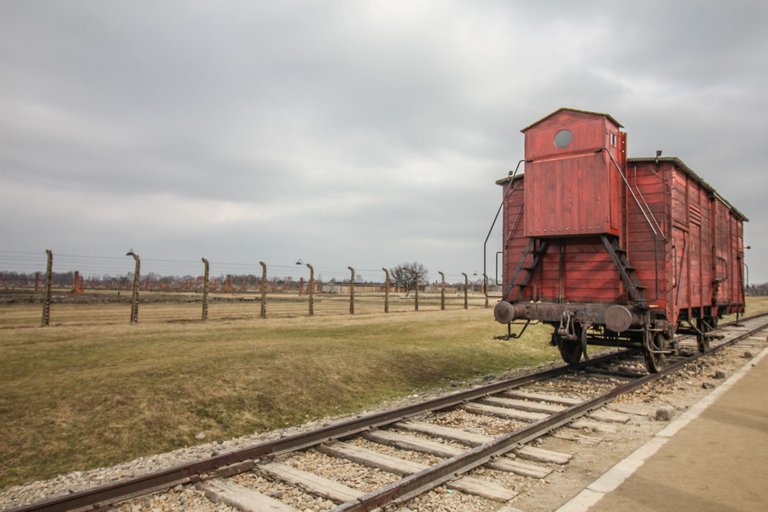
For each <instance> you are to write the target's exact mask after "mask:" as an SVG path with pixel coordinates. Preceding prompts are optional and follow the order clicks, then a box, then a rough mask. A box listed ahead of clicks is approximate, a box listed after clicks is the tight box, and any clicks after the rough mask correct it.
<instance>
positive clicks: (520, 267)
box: [503, 238, 549, 302]
mask: <svg viewBox="0 0 768 512" xmlns="http://www.w3.org/2000/svg"><path fill="white" fill-rule="evenodd" d="M548 247H549V240H546V239H544V240H541V243H540V244H539V246H538V247H536V239H535V238H529V239H528V246H527V247H526V249H525V251H524V252H523V255H522V256H521V257H520V261H519V262H518V263H517V267H515V271H514V272H513V273H512V279H511V280H510V281H509V284H507V289H506V290H504V295H503V296H504V297H505V298H506V300H507V301H509V302H517V301H519V300H520V299H522V298H523V290H525V288H526V287H527V286H528V283H529V282H530V281H531V277H533V272H534V271H535V270H536V268H537V267H538V266H539V263H541V260H542V258H543V256H544V253H546V252H547V248H548ZM530 254H532V255H533V261H532V262H531V264H530V265H529V266H527V267H526V266H524V265H525V260H526V259H527V258H528V255H530ZM520 272H525V277H523V281H522V282H520V283H516V281H517V277H518V276H519V275H520ZM514 287H516V288H517V297H515V299H514V300H513V299H512V298H511V297H510V295H509V294H510V292H511V291H512V288H514Z"/></svg>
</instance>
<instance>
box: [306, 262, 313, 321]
mask: <svg viewBox="0 0 768 512" xmlns="http://www.w3.org/2000/svg"><path fill="white" fill-rule="evenodd" d="M306 265H307V268H308V269H309V316H313V315H314V314H315V267H313V266H312V265H310V264H309V263H306Z"/></svg>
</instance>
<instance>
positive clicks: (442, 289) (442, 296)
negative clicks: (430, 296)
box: [437, 270, 445, 310]
mask: <svg viewBox="0 0 768 512" xmlns="http://www.w3.org/2000/svg"><path fill="white" fill-rule="evenodd" d="M437 273H438V274H440V309H441V310H445V274H443V273H442V272H440V271H439V270H438V271H437Z"/></svg>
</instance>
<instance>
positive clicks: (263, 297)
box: [259, 261, 267, 318]
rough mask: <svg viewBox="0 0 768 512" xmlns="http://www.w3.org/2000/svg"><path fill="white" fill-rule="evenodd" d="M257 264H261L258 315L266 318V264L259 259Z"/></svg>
mask: <svg viewBox="0 0 768 512" xmlns="http://www.w3.org/2000/svg"><path fill="white" fill-rule="evenodd" d="M259 265H261V312H260V313H259V316H260V317H261V318H267V264H266V263H264V262H263V261H260V262H259Z"/></svg>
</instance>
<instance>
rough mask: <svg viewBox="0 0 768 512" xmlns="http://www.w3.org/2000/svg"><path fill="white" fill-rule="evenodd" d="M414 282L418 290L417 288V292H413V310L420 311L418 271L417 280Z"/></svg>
mask: <svg viewBox="0 0 768 512" xmlns="http://www.w3.org/2000/svg"><path fill="white" fill-rule="evenodd" d="M414 284H415V285H416V290H415V293H414V294H413V310H414V311H418V310H419V274H418V273H417V274H416V280H415V283H414Z"/></svg>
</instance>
